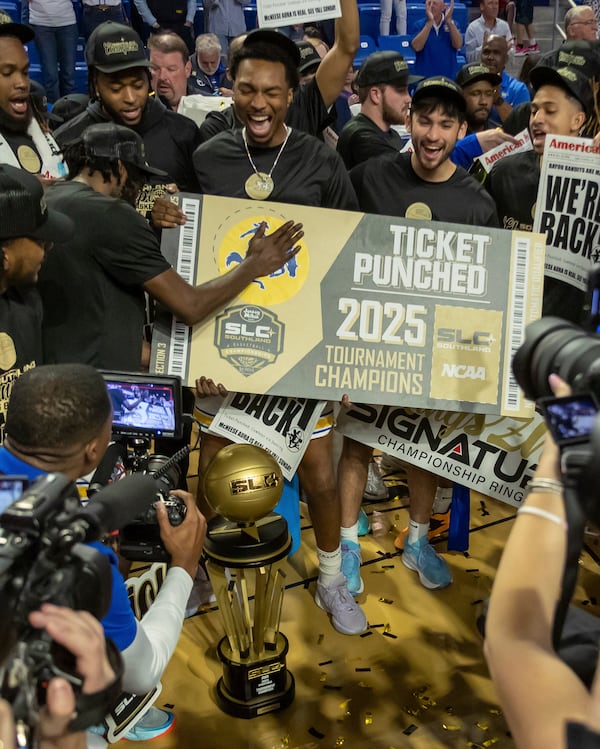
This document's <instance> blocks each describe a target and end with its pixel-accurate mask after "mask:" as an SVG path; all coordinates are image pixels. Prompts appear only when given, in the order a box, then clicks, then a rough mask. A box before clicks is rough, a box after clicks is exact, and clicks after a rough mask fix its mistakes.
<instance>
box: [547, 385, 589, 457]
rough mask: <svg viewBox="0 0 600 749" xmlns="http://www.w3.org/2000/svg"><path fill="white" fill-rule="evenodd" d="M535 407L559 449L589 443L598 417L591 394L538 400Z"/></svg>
mask: <svg viewBox="0 0 600 749" xmlns="http://www.w3.org/2000/svg"><path fill="white" fill-rule="evenodd" d="M537 405H538V407H539V409H540V411H541V412H542V414H543V416H544V419H545V420H546V425H547V426H548V429H549V430H550V433H551V434H552V436H553V437H554V441H555V442H556V444H557V445H558V446H559V447H564V446H565V445H577V444H581V443H584V442H589V439H590V435H591V433H592V430H593V428H594V424H595V422H596V417H597V416H598V403H597V401H596V399H595V398H594V396H593V395H592V394H591V393H585V394H580V395H567V396H565V397H564V398H540V399H539V400H538V401H537Z"/></svg>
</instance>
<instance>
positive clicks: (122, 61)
mask: <svg viewBox="0 0 600 749" xmlns="http://www.w3.org/2000/svg"><path fill="white" fill-rule="evenodd" d="M85 61H86V62H87V64H88V67H91V68H96V70H99V71H100V72H101V73H118V72H119V71H121V70H128V69H129V68H149V67H150V62H149V60H148V58H147V57H146V52H145V50H144V44H143V42H142V40H141V39H140V36H139V34H138V33H137V32H136V31H134V30H133V29H132V28H131V26H126V25H125V24H123V23H116V22H115V21H105V22H104V23H101V24H100V26H97V27H96V28H95V29H94V31H92V33H91V34H90V38H89V39H88V41H87V44H86V45H85Z"/></svg>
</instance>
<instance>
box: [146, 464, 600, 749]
mask: <svg viewBox="0 0 600 749" xmlns="http://www.w3.org/2000/svg"><path fill="white" fill-rule="evenodd" d="M386 484H387V487H388V493H389V497H388V498H387V499H385V500H381V501H377V502H373V503H368V504H364V505H363V507H364V509H365V510H366V512H367V514H368V515H369V517H370V520H371V522H372V524H373V525H374V526H375V529H376V535H374V534H373V533H369V534H368V535H367V536H364V537H363V538H362V539H361V545H362V554H363V569H362V576H363V579H364V582H365V591H364V593H363V594H361V596H360V598H359V600H360V602H361V604H362V605H363V607H364V610H365V612H366V615H367V618H368V622H369V629H368V630H367V632H365V633H364V634H363V635H361V636H346V635H342V634H339V633H338V632H336V631H335V630H334V629H333V627H332V626H331V624H330V622H329V620H328V617H327V615H326V614H325V613H324V612H323V611H322V610H321V609H319V608H318V607H317V606H316V604H315V602H314V600H313V591H314V586H315V579H316V553H315V543H314V535H313V532H312V528H311V524H310V518H309V516H308V513H307V511H306V507H305V506H304V505H303V504H302V503H301V505H300V508H301V512H302V522H301V528H302V530H301V544H300V547H299V549H298V551H297V552H296V553H295V554H294V555H293V556H292V557H290V558H288V559H287V560H284V562H283V563H281V565H280V566H281V569H282V571H283V572H284V574H285V585H286V590H285V594H284V599H283V608H282V615H281V631H282V632H283V633H284V634H285V636H286V637H287V639H288V641H289V652H288V654H287V668H288V670H289V672H290V673H291V674H292V675H293V678H294V682H295V696H294V699H293V701H292V702H291V704H290V705H289V706H288V707H286V708H284V709H281V710H279V711H277V712H271V713H267V714H264V715H260V716H259V717H255V718H252V719H244V718H238V717H231V716H230V715H227V714H226V713H224V712H223V711H222V710H221V709H220V708H219V707H218V706H217V704H216V700H215V686H216V684H217V681H218V680H219V678H220V677H221V676H222V674H223V668H222V664H221V662H220V661H219V659H218V657H217V650H216V648H217V644H218V643H219V641H220V640H221V638H222V637H223V635H224V626H223V622H222V619H221V616H220V613H219V610H218V607H217V606H216V605H215V604H208V605H205V606H202V607H201V608H200V609H199V611H198V613H197V614H196V615H194V616H192V617H190V618H188V619H186V620H185V623H184V626H183V631H182V635H181V638H180V641H179V644H178V647H177V650H176V652H175V654H174V656H173V658H172V660H171V662H170V664H169V666H168V668H167V671H166V673H165V675H164V678H163V680H162V684H163V690H162V693H161V695H160V696H159V698H158V700H157V702H156V705H157V706H165V707H167V708H168V709H171V710H173V711H174V713H175V715H176V723H175V727H174V729H173V731H172V732H171V733H169V734H167V735H165V736H163V737H160V738H158V739H154V740H152V741H147V742H140V745H143V746H146V745H148V746H152V747H153V748H154V749H174V748H175V747H177V749H194V748H195V747H202V749H218V748H219V749H220V748H221V747H236V749H321V748H322V749H333V748H334V747H335V748H336V749H337V748H343V749H403V748H405V747H406V748H407V749H408V748H409V747H410V748H411V749H438V748H439V747H452V749H464V748H467V747H472V748H473V749H478V748H481V747H492V746H493V747H495V748H497V749H509V748H512V747H514V744H513V742H512V740H511V738H510V734H509V733H508V729H507V726H506V724H505V721H504V717H503V715H502V711H501V709H500V707H499V705H498V701H497V698H496V695H495V692H494V687H493V685H492V683H491V681H490V677H489V675H488V672H487V668H486V665H485V661H484V659H483V655H482V645H483V641H482V638H481V636H480V634H479V633H478V630H477V627H476V620H477V617H478V616H479V615H480V614H481V613H482V610H483V605H484V602H485V600H486V598H487V597H488V596H489V594H490V590H491V586H492V582H493V579H494V573H495V570H496V567H497V565H498V562H499V559H500V556H501V554H502V549H503V547H504V544H505V541H506V539H507V537H508V534H509V533H510V530H511V527H512V524H513V519H514V513H515V508H514V507H511V506H509V505H506V504H503V503H501V502H499V501H496V500H493V499H489V498H486V497H483V496H481V495H476V494H474V493H472V495H471V501H470V533H469V548H468V551H465V552H458V551H451V552H447V535H446V534H445V533H443V534H442V535H440V536H439V537H438V538H436V539H435V540H434V543H435V546H436V548H437V549H438V550H439V551H440V552H442V553H444V555H445V556H446V558H447V560H448V563H449V565H450V568H451V571H452V574H453V577H454V582H453V583H452V585H451V586H450V587H448V588H446V589H444V590H439V591H430V590H426V589H425V588H423V587H422V586H421V585H420V583H419V580H418V577H417V575H416V573H415V572H411V571H410V570H408V569H407V568H406V567H405V566H404V565H403V564H402V561H401V552H400V551H399V550H398V549H397V548H396V547H395V545H394V540H395V538H396V536H397V534H398V531H399V530H401V529H402V528H404V527H405V526H406V524H407V520H408V511H407V497H406V489H405V487H404V486H403V484H402V479H401V477H398V476H390V477H388V478H387V479H386ZM599 563H600V540H599V538H598V537H597V536H595V535H593V534H591V533H590V534H587V535H586V549H585V551H584V554H583V557H582V561H581V563H580V576H579V584H578V588H577V592H576V596H575V602H576V603H577V604H578V605H580V606H584V607H586V608H587V610H589V611H591V612H593V613H595V614H597V615H600V605H599V601H600V590H599V587H598V571H599V567H598V564H599ZM250 594H252V590H250Z"/></svg>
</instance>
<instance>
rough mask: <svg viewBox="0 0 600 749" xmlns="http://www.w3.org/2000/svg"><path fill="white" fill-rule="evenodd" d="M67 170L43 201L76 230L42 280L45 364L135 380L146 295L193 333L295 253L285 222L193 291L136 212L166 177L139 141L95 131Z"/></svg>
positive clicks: (69, 158)
mask: <svg viewBox="0 0 600 749" xmlns="http://www.w3.org/2000/svg"><path fill="white" fill-rule="evenodd" d="M65 161H66V162H67V165H68V167H69V178H68V179H67V181H66V182H60V183H59V182H57V183H55V184H53V185H52V186H51V187H49V188H48V190H47V191H46V199H47V202H48V205H49V206H51V207H52V208H53V209H56V210H61V211H64V212H65V213H66V214H67V215H68V216H70V217H71V218H72V220H73V223H74V224H75V226H76V231H75V232H73V233H72V234H71V236H69V237H68V239H67V240H66V241H63V242H58V243H57V244H56V246H55V247H54V249H53V252H52V253H50V255H49V256H48V258H47V261H48V264H47V266H46V268H44V271H43V273H41V274H40V277H39V286H38V288H39V292H40V294H41V297H42V304H43V307H44V323H43V343H44V361H45V363H47V364H54V363H62V362H79V363H82V364H91V365H92V366H95V367H97V368H101V369H120V370H129V371H137V370H139V369H140V368H141V366H142V340H143V328H144V322H145V312H144V311H145V292H146V293H148V294H149V295H150V297H151V298H153V299H155V300H156V301H158V302H160V303H161V304H162V305H164V306H165V307H166V308H167V309H169V310H170V311H171V312H172V314H173V315H175V316H176V317H177V318H178V319H179V320H181V321H182V322H184V323H185V324H186V325H195V324H196V323H198V322H200V321H201V320H203V319H205V318H206V317H208V316H210V315H212V314H214V313H215V312H216V311H217V310H218V309H220V308H221V307H222V306H223V305H224V304H226V303H227V302H228V301H230V300H231V299H233V298H234V297H236V296H237V295H238V294H239V293H240V292H241V291H243V290H244V289H245V288H246V286H248V285H249V284H250V283H252V281H253V280H254V279H255V278H257V277H259V276H267V275H269V274H270V273H273V272H275V271H276V270H278V269H279V268H281V266H282V265H283V264H284V263H285V262H287V261H288V260H289V259H290V257H293V256H294V255H295V254H296V252H297V242H298V240H299V239H300V238H301V237H302V232H301V231H300V228H301V227H300V225H299V224H294V223H293V222H292V221H287V222H286V223H284V224H283V225H282V226H281V227H280V228H279V229H277V230H276V231H274V232H272V233H271V234H269V235H268V236H267V235H265V228H264V225H263V226H261V228H260V229H259V231H258V232H257V233H256V234H255V235H254V237H253V238H252V240H251V242H250V245H249V252H248V254H247V255H246V257H245V258H244V261H243V262H242V263H240V264H239V265H238V266H237V267H236V268H235V269H234V270H232V271H231V272H229V273H227V274H226V275H224V276H218V277H217V278H215V279H213V280H211V281H207V282H206V283H204V284H201V285H200V286H191V285H190V284H188V283H187V282H186V281H184V279H183V278H182V277H181V276H180V275H179V274H178V273H177V272H176V271H175V270H173V268H172V267H171V266H170V265H169V263H167V261H166V260H165V258H164V257H163V255H162V254H161V252H160V248H159V244H158V239H157V238H156V235H155V234H154V232H153V231H152V229H151V228H150V226H149V225H148V223H147V221H146V220H145V219H144V218H143V217H142V216H140V214H139V213H137V212H136V211H135V210H134V209H133V207H132V205H131V204H130V203H132V202H133V201H134V200H135V196H136V194H137V190H138V188H139V185H140V184H141V183H142V182H143V181H144V179H145V178H146V176H147V175H152V176H159V177H160V176H162V175H164V173H163V172H161V171H160V170H157V169H155V168H153V167H150V166H149V165H148V163H147V162H146V159H145V154H144V146H143V143H142V139H141V138H140V136H139V135H138V134H137V133H136V132H134V131H133V130H132V129H131V128H127V127H123V126H122V125H117V124H115V123H112V122H105V123H99V124H96V125H90V127H89V128H87V129H86V130H85V131H84V132H83V134H82V136H81V138H79V139H78V140H76V141H74V142H73V143H71V144H70V145H69V146H67V147H65ZM58 206H62V207H61V208H59V207H58ZM290 248H295V249H290ZM82 291H85V303H84V304H82V300H81V294H82Z"/></svg>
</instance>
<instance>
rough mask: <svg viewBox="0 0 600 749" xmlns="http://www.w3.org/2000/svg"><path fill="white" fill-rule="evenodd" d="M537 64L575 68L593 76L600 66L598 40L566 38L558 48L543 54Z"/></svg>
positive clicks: (599, 45)
mask: <svg viewBox="0 0 600 749" xmlns="http://www.w3.org/2000/svg"><path fill="white" fill-rule="evenodd" d="M538 65H540V66H546V67H549V68H576V69H577V70H578V71H579V72H580V73H582V75H585V76H587V77H588V78H593V77H594V76H595V75H596V73H597V71H598V68H599V67H600V41H598V40H597V39H594V40H592V39H568V40H567V41H566V42H564V43H563V44H561V45H560V47H558V49H555V50H552V52H548V53H547V54H545V55H544V56H543V57H542V59H541V60H540V61H539V62H538ZM536 67H537V65H536Z"/></svg>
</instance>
